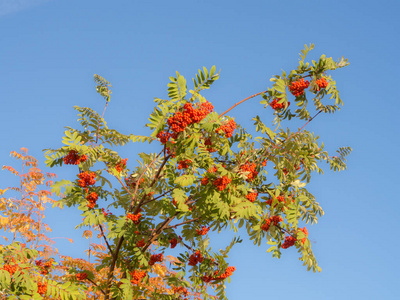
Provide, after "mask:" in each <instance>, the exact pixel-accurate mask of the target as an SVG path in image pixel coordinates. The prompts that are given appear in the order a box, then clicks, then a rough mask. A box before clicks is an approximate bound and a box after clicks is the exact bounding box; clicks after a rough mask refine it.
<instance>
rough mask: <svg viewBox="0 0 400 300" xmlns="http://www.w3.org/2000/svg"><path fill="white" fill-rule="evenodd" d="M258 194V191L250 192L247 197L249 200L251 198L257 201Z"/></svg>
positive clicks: (252, 200)
mask: <svg viewBox="0 0 400 300" xmlns="http://www.w3.org/2000/svg"><path fill="white" fill-rule="evenodd" d="M257 196H258V193H257V192H255V193H248V194H247V195H246V198H247V200H249V201H250V202H254V201H256V199H257Z"/></svg>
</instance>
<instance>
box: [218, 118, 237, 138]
mask: <svg viewBox="0 0 400 300" xmlns="http://www.w3.org/2000/svg"><path fill="white" fill-rule="evenodd" d="M235 128H236V122H235V121H233V120H229V121H228V122H227V123H226V124H225V125H221V126H220V127H218V128H217V129H216V130H215V132H216V133H221V131H222V132H223V133H224V134H225V137H226V138H230V137H231V136H232V135H233V131H234V130H235Z"/></svg>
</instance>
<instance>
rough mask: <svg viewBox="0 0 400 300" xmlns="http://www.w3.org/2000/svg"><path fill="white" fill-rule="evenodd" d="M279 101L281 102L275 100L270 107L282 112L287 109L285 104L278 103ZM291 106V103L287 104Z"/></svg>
mask: <svg viewBox="0 0 400 300" xmlns="http://www.w3.org/2000/svg"><path fill="white" fill-rule="evenodd" d="M278 101H279V100H276V99H274V100H272V101H271V103H270V104H269V105H270V106H271V107H272V108H273V109H275V110H281V109H282V108H285V107H286V105H285V103H284V102H283V103H278ZM289 105H290V102H288V103H287V106H289Z"/></svg>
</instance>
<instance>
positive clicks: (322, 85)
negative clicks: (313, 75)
mask: <svg viewBox="0 0 400 300" xmlns="http://www.w3.org/2000/svg"><path fill="white" fill-rule="evenodd" d="M315 83H316V84H317V86H318V88H316V89H315V90H316V91H317V92H318V91H319V90H321V89H324V88H326V87H327V86H328V81H326V79H325V77H322V78H321V79H317V80H316V81H315Z"/></svg>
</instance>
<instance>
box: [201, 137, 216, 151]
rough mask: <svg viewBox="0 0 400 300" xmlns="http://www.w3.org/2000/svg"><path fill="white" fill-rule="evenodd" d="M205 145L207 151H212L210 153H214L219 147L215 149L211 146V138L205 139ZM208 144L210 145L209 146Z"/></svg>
mask: <svg viewBox="0 0 400 300" xmlns="http://www.w3.org/2000/svg"><path fill="white" fill-rule="evenodd" d="M204 145H205V146H206V148H207V151H208V152H210V153H213V152H216V151H218V150H217V149H214V148H213V147H211V146H212V143H211V138H208V139H206V140H205V141H204ZM207 146H208V147H207Z"/></svg>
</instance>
